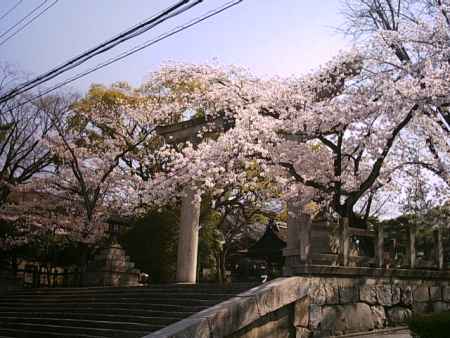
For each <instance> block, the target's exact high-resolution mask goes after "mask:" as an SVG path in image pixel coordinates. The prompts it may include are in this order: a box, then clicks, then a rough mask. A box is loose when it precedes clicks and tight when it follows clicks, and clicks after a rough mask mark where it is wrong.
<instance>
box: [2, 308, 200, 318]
mask: <svg viewBox="0 0 450 338" xmlns="http://www.w3.org/2000/svg"><path fill="white" fill-rule="evenodd" d="M13 310H14V309H11V308H10V307H0V315H1V314H3V313H6V314H8V313H11V312H14V313H23V314H29V313H46V312H57V313H60V314H62V315H65V314H77V315H82V316H90V315H92V314H98V313H99V312H98V311H99V309H98V308H95V307H79V308H69V307H64V308H61V307H54V308H51V309H46V308H44V309H39V308H37V307H35V306H34V307H21V308H20V309H15V310H16V311H13ZM193 313H195V312H191V311H174V310H173V309H172V308H169V309H165V310H159V311H158V310H153V309H152V310H139V309H127V308H113V309H110V308H107V309H102V310H101V314H102V315H111V316H122V315H125V316H127V315H129V316H136V317H167V316H168V314H170V317H173V318H185V317H189V316H190V315H192V314H193Z"/></svg>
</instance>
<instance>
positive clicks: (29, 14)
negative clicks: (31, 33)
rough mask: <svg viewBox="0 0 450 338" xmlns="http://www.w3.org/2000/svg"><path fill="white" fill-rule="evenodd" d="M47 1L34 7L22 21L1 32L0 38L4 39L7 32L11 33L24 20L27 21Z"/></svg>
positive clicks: (45, 0)
mask: <svg viewBox="0 0 450 338" xmlns="http://www.w3.org/2000/svg"><path fill="white" fill-rule="evenodd" d="M48 1H49V0H44V1H42V2H41V4H40V5H38V6H36V7H34V8H33V9H32V10H31V12H29V13H28V14H27V15H25V16H24V17H23V18H22V19H20V20H19V21H17V22H16V23H15V24H14V25H12V26H11V27H9V28H8V29H7V30H6V31H5V32H3V33H2V34H0V38H2V37H4V36H5V35H6V34H8V33H9V32H11V31H12V30H13V29H14V28H16V27H17V26H19V25H20V24H21V23H22V22H24V21H25V20H26V19H28V18H29V17H30V16H32V15H33V13H34V12H36V11H37V10H38V9H39V8H41V7H42V6H44V5H45V4H46V3H47V2H48Z"/></svg>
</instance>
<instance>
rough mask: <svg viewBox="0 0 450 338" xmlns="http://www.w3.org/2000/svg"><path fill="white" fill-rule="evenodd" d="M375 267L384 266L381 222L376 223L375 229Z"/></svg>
mask: <svg viewBox="0 0 450 338" xmlns="http://www.w3.org/2000/svg"><path fill="white" fill-rule="evenodd" d="M377 267H379V268H383V267H384V227H383V223H378V231H377Z"/></svg>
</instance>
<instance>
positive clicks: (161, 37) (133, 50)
mask: <svg viewBox="0 0 450 338" xmlns="http://www.w3.org/2000/svg"><path fill="white" fill-rule="evenodd" d="M243 1H244V0H233V1H229V2H227V3H225V4H224V5H222V6H219V7H216V8H215V9H213V10H211V11H208V12H206V13H204V14H202V15H200V16H198V17H196V18H194V19H192V20H190V21H188V22H187V23H185V24H183V25H179V26H177V27H175V28H173V29H172V30H170V31H168V32H166V33H163V34H161V35H159V36H157V37H156V38H154V39H152V40H148V41H146V42H144V43H143V44H140V45H137V46H135V47H133V48H131V49H129V50H126V51H125V52H123V53H121V54H119V55H117V56H116V57H113V58H110V59H108V60H106V61H104V62H102V63H99V64H98V65H96V66H94V67H92V68H89V69H87V70H85V71H83V72H81V73H78V74H76V75H75V76H73V77H71V78H69V79H67V80H65V81H62V82H60V83H58V84H57V85H55V86H54V87H52V88H49V89H47V90H45V91H44V92H42V93H40V94H38V95H36V96H34V97H31V98H30V99H28V100H26V101H23V102H21V103H19V104H17V105H16V106H14V107H12V108H10V109H9V110H8V111H11V110H14V109H17V108H19V107H21V106H23V105H25V104H27V103H30V102H32V101H35V100H37V99H39V98H41V97H43V96H45V95H47V94H49V93H51V92H53V91H55V90H57V89H59V88H61V87H63V86H65V85H67V84H69V83H72V82H73V81H75V80H78V79H80V78H82V77H85V76H86V75H89V74H91V73H93V72H95V71H97V70H99V69H101V68H104V67H106V66H109V65H111V64H113V63H115V62H117V61H120V60H122V59H124V58H126V57H128V56H130V55H132V54H135V53H137V52H139V51H141V50H143V49H145V48H147V47H150V46H152V45H154V44H156V43H158V42H160V41H162V40H165V39H167V38H169V37H171V36H173V35H175V34H177V33H179V32H182V31H184V30H186V29H188V28H191V27H193V26H195V25H197V24H199V23H201V22H203V21H205V20H207V19H209V18H211V17H213V16H216V15H218V14H220V13H222V12H224V11H226V10H227V9H229V8H231V7H234V6H236V5H238V4H239V3H241V2H243Z"/></svg>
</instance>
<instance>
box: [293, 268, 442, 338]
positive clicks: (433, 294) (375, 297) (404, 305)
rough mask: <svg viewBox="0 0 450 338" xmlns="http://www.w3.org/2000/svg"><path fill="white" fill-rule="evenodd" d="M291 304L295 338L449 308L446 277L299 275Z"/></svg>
mask: <svg viewBox="0 0 450 338" xmlns="http://www.w3.org/2000/svg"><path fill="white" fill-rule="evenodd" d="M304 283H306V284H308V292H307V295H306V296H305V297H303V298H302V299H299V300H297V301H296V302H295V311H294V312H295V314H294V326H295V327H296V331H297V338H303V337H329V336H330V335H337V336H338V335H342V334H346V333H352V332H365V331H371V330H375V329H383V328H386V327H393V326H399V325H402V324H404V322H405V320H406V319H407V318H409V317H410V316H411V314H412V313H424V312H433V311H434V312H438V311H443V310H448V309H450V287H449V282H448V281H421V280H418V279H416V280H400V279H386V278H363V277H359V278H319V277H317V278H313V277H311V278H304Z"/></svg>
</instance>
